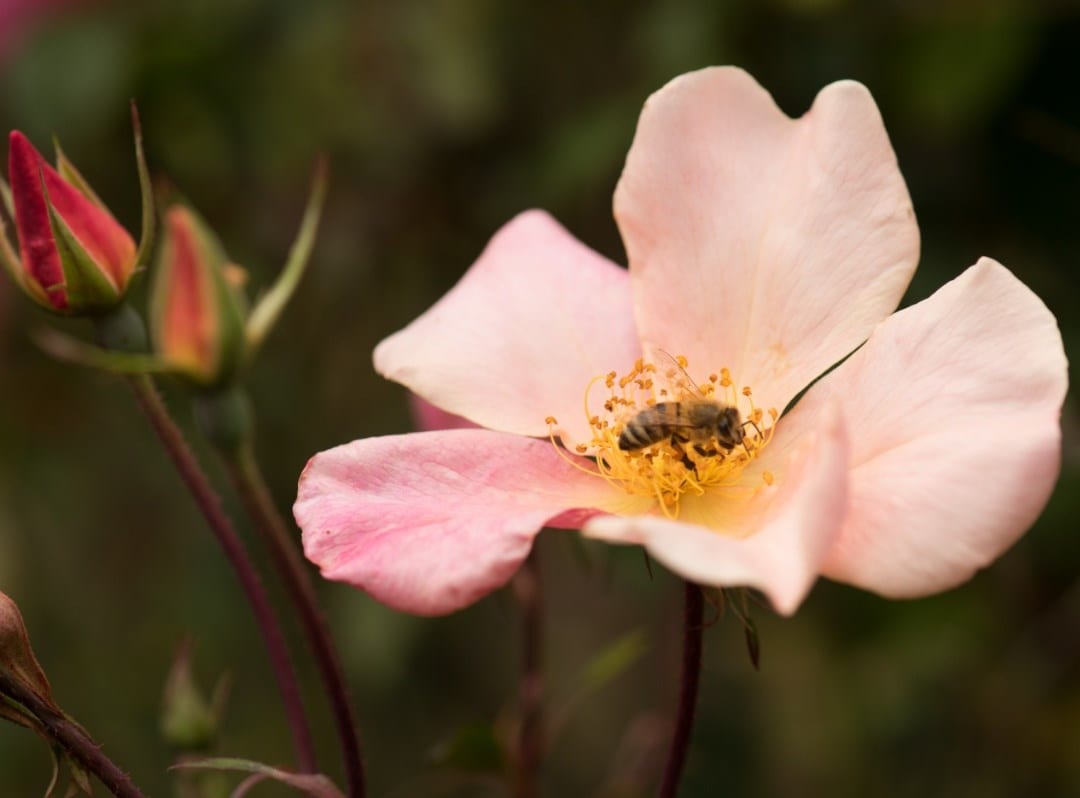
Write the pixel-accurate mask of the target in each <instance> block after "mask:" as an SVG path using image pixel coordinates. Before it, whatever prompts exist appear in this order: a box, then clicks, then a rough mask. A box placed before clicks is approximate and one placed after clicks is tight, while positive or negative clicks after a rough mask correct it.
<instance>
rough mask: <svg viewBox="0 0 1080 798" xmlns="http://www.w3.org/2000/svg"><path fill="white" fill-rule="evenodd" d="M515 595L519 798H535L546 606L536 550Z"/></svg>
mask: <svg viewBox="0 0 1080 798" xmlns="http://www.w3.org/2000/svg"><path fill="white" fill-rule="evenodd" d="M513 590H514V595H515V596H516V597H517V600H518V603H519V604H520V605H521V626H522V662H521V684H520V686H519V688H518V703H519V713H520V727H519V729H518V741H517V745H518V749H517V763H516V764H517V768H516V769H515V782H514V796H515V798H534V796H535V795H536V794H537V788H536V780H537V773H538V771H539V769H540V760H541V758H542V756H543V752H544V725H543V720H544V716H543V696H544V672H543V656H544V624H543V621H544V606H543V593H542V591H541V583H540V555H539V552H537V550H536V548H535V546H534V548H533V550H532V551H531V552H530V553H529V556H528V557H527V558H526V559H525V563H524V565H523V566H522V568H521V570H520V571H519V572H518V573H517V575H516V576H515V577H514V583H513Z"/></svg>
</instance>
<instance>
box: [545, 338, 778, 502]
mask: <svg viewBox="0 0 1080 798" xmlns="http://www.w3.org/2000/svg"><path fill="white" fill-rule="evenodd" d="M659 361H660V366H659V367H658V366H657V365H656V364H653V363H648V362H646V361H644V360H641V359H639V360H638V361H637V362H636V363H635V364H634V366H633V368H632V369H631V370H630V371H629V372H628V373H626V374H624V375H622V376H619V375H618V374H617V373H616V372H614V371H612V372H609V373H608V374H606V375H602V376H599V377H595V378H593V379H592V380H591V381H590V382H589V385H588V387H587V388H586V389H585V415H586V417H587V418H588V419H589V427H590V429H591V431H592V439H591V440H590V441H589V442H588V443H587V444H586V443H582V444H578V446H577V453H578V454H581V455H587V456H590V457H592V458H593V461H594V464H595V467H596V470H595V471H593V470H592V469H588V468H586V469H585V470H587V471H588V472H589V473H593V474H595V475H596V476H598V477H601V478H603V479H606V480H607V481H608V482H610V483H611V484H613V485H617V486H618V487H620V488H622V489H623V490H625V491H626V492H627V493H629V494H632V495H637V496H650V497H655V499H656V503H657V506H658V507H659V509H660V510H661V512H663V513H664V515H666V516H668V517H669V518H677V517H678V515H679V504H680V501H681V499H682V497H683V496H685V495H687V494H690V495H695V496H701V495H704V494H705V493H706V492H707V491H712V490H720V489H723V490H732V489H739V488H741V489H744V490H745V488H746V486H743V485H740V477H741V475H742V472H743V470H744V469H745V468H746V466H747V465H749V464H750V463H751V462H752V461H753V460H754V458H756V457H757V456H758V454H760V453H761V451H762V450H763V449H764V448H765V447H766V446H767V445H768V443H769V441H770V440H771V439H772V434H773V429H774V427H775V425H776V420H777V418H778V416H779V414H778V413H777V411H776V409H775V408H769V409H768V410H767V411H765V412H763V411H762V410H761V409H760V408H758V407H757V406H755V404H754V399H753V392H752V391H751V390H750V387H749V386H746V387H743V388H741V389H737V388H736V386H735V384H734V383H733V382H732V380H731V374H730V373H729V371H728V370H727V369H726V368H725V369H721V370H720V373H719V374H710V375H709V376H708V378H707V380H703V381H702V382H701V384H700V386H699V385H698V384H697V383H695V382H694V380H693V379H691V378H690V375H689V374H688V373H687V368H688V363H687V360H686V358H685V357H683V356H681V355H680V356H678V357H672V356H671V355H668V354H667V353H666V352H662V353H661V358H660V359H659ZM598 383H603V385H604V388H605V389H606V391H607V397H606V398H605V399H604V400H603V402H602V404H601V406H600V407H594V405H593V402H594V401H595V400H593V399H591V398H590V394H592V392H593V390H594V388H595V387H596V386H597V384H598ZM547 421H548V424H549V425H550V426H551V427H552V433H551V436H552V442H553V443H555V437H554V424H555V423H556V421H555V419H554V418H551V417H549V418H548V419H547ZM556 448H557V449H558V450H559V452H560V453H562V449H561V447H559V445H558V444H557V443H556ZM579 467H580V466H579ZM761 479H762V481H763V482H764V483H765V484H767V485H771V484H772V482H773V477H772V474H770V473H769V472H768V471H764V472H762V474H761Z"/></svg>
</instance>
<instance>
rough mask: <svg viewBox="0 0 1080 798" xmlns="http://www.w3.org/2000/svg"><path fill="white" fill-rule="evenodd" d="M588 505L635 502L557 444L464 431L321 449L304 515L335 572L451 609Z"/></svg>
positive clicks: (384, 596) (378, 590) (302, 489)
mask: <svg viewBox="0 0 1080 798" xmlns="http://www.w3.org/2000/svg"><path fill="white" fill-rule="evenodd" d="M580 462H581V463H582V464H583V465H587V464H588V461H586V460H581V461H580ZM578 508H601V509H608V510H612V511H616V510H625V509H626V497H625V496H624V495H623V494H621V493H616V492H615V489H614V488H612V487H611V486H609V485H608V484H607V483H606V482H604V481H603V480H602V479H598V478H596V477H593V476H590V475H588V474H584V473H582V472H581V471H580V470H578V469H576V468H574V467H573V466H572V465H570V464H569V463H567V462H566V461H565V460H564V459H562V458H561V457H560V456H559V455H558V454H557V453H556V451H555V448H554V447H553V446H552V445H551V443H550V442H548V441H538V440H533V439H531V438H523V437H520V436H516V435H508V434H506V433H500V432H492V431H490V430H481V429H463V430H446V431H439V432H418V433H413V434H411V435H396V436H389V437H383V438H368V439H365V440H359V441H354V442H352V443H349V444H345V445H344V446H339V447H337V448H335V449H330V450H329V451H326V452H322V453H320V454H317V455H316V456H315V457H313V458H312V459H311V461H310V462H309V463H308V465H307V468H305V469H304V473H303V474H302V475H301V476H300V485H299V492H298V495H297V499H296V504H295V506H294V508H293V512H294V514H295V515H296V521H297V523H298V524H299V525H300V528H301V529H302V530H303V542H304V552H305V554H306V555H307V557H308V559H310V560H311V561H312V562H314V563H315V564H317V565H318V566H319V567H320V568H321V569H322V574H323V576H325V577H326V578H327V579H335V580H339V581H343V582H348V583H350V584H352V585H355V586H356V587H358V588H360V589H362V590H365V591H367V592H368V593H370V594H371V595H372V596H374V597H375V598H376V599H378V600H379V601H381V602H383V603H385V604H387V605H389V606H391V607H394V608H396V609H399V610H403V611H406V612H412V613H416V614H418V615H440V614H444V613H448V612H453V611H454V610H457V609H460V608H462V607H465V606H466V605H468V604H471V603H472V602H474V601H476V600H477V599H479V598H481V597H482V596H484V595H486V594H487V593H490V592H491V591H492V590H495V589H496V588H498V587H501V586H502V585H504V584H505V583H506V582H507V580H508V579H510V577H511V576H513V574H514V572H515V571H517V569H518V566H520V564H521V561H522V560H523V559H524V558H525V556H526V555H527V554H528V553H529V549H530V547H531V546H532V540H533V537H535V535H536V533H537V532H538V531H539V530H540V528H541V527H543V526H544V525H545V524H546V523H548V522H549V521H554V522H555V523H556V524H558V525H560V526H564V525H570V524H574V523H578V524H579V523H581V522H583V521H584V519H585V518H587V517H588V515H589V514H590V513H589V512H585V513H581V512H573V511H576V510H577V509H578ZM568 511H572V512H570V513H568ZM560 516H562V517H560Z"/></svg>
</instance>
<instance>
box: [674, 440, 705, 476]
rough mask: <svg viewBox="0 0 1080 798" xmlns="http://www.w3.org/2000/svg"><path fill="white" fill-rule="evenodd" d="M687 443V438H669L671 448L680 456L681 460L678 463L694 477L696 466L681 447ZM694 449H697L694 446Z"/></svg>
mask: <svg viewBox="0 0 1080 798" xmlns="http://www.w3.org/2000/svg"><path fill="white" fill-rule="evenodd" d="M689 442H690V441H689V440H688V439H687V438H680V437H679V436H678V435H672V436H671V448H672V449H674V450H675V451H676V452H678V453H679V454H681V455H682V460H681V461H680V462H682V464H683V467H684V468H685V469H686V470H687V471H693V472H694V474H695V476H696V475H697V464H696V463H695V462H694V461H693V460H691V459H690V455H688V454H687V453H686V449H685V448H684V447H683V444H686V443H689ZM694 448H695V449H697V448H698V447H697V446H695V447H694Z"/></svg>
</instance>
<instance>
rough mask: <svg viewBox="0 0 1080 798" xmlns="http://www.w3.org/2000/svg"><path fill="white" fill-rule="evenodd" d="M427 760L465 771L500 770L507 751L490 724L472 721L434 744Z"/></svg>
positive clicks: (486, 771)
mask: <svg viewBox="0 0 1080 798" xmlns="http://www.w3.org/2000/svg"><path fill="white" fill-rule="evenodd" d="M430 761H431V763H432V764H433V765H435V766H437V767H444V768H452V769H454V770H462V771H466V772H468V773H494V774H499V773H502V772H504V770H505V768H506V752H505V751H504V750H503V747H502V744H501V743H500V742H499V739H498V737H497V736H496V734H495V729H494V728H493V727H492V726H491V725H490V724H486V723H475V724H472V725H469V726H465V727H463V728H461V729H459V730H458V732H457V734H455V735H454V736H453V737H452V738H451V739H449V740H447V741H446V742H443V743H441V744H439V745H438V746H436V747H435V748H434V749H433V750H432V752H431V755H430Z"/></svg>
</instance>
